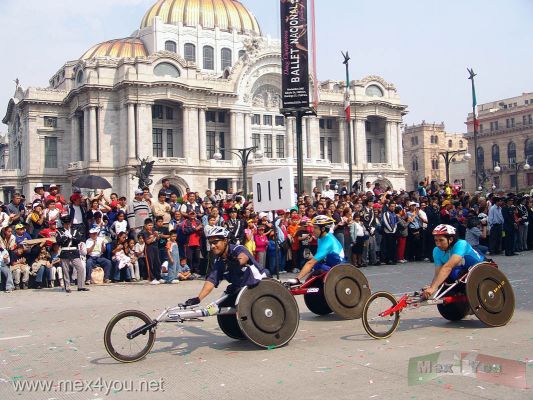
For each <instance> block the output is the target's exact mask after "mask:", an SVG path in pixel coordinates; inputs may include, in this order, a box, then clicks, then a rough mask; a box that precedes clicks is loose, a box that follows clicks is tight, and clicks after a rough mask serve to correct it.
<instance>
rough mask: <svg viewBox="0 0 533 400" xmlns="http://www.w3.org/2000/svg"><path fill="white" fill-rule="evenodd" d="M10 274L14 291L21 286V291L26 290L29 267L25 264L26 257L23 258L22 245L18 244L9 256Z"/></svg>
mask: <svg viewBox="0 0 533 400" xmlns="http://www.w3.org/2000/svg"><path fill="white" fill-rule="evenodd" d="M10 269H11V274H12V275H13V281H14V283H15V290H17V289H19V288H20V287H21V286H20V284H21V278H22V289H28V280H29V279H30V266H29V265H28V264H27V263H26V257H24V245H23V244H18V245H17V247H16V248H15V251H14V252H13V255H12V256H11V268H10Z"/></svg>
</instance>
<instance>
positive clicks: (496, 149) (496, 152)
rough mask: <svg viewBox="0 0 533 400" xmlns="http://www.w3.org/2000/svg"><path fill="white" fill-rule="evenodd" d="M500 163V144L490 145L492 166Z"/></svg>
mask: <svg viewBox="0 0 533 400" xmlns="http://www.w3.org/2000/svg"><path fill="white" fill-rule="evenodd" d="M499 163H500V146H498V145H497V144H493V145H492V168H494V167H495V166H496V165H498V164H499Z"/></svg>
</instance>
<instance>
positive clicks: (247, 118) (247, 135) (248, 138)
mask: <svg viewBox="0 0 533 400" xmlns="http://www.w3.org/2000/svg"><path fill="white" fill-rule="evenodd" d="M250 146H252V114H251V113H245V114H244V147H250Z"/></svg>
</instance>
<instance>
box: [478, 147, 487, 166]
mask: <svg viewBox="0 0 533 400" xmlns="http://www.w3.org/2000/svg"><path fill="white" fill-rule="evenodd" d="M477 163H478V167H479V168H481V169H483V168H485V151H484V150H483V147H481V146H479V147H478V148H477Z"/></svg>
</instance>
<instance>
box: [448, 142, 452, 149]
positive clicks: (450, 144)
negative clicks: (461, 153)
mask: <svg viewBox="0 0 533 400" xmlns="http://www.w3.org/2000/svg"><path fill="white" fill-rule="evenodd" d="M448 147H449V148H450V149H451V148H452V147H453V142H452V141H451V140H448Z"/></svg>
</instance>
